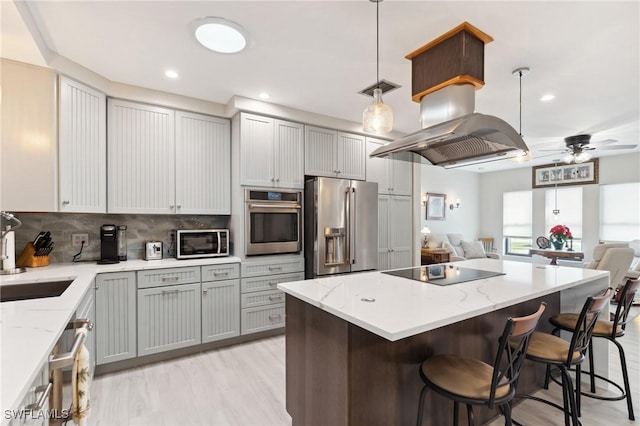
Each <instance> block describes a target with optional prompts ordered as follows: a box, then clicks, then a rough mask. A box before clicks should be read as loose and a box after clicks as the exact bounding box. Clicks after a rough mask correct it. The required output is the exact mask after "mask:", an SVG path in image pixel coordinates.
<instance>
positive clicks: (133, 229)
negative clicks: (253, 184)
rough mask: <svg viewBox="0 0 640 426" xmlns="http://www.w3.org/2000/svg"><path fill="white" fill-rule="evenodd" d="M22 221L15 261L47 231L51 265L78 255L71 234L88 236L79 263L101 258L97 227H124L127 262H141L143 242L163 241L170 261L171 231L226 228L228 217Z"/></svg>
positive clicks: (26, 217) (29, 216) (71, 216)
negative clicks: (50, 242) (49, 235)
mask: <svg viewBox="0 0 640 426" xmlns="http://www.w3.org/2000/svg"><path fill="white" fill-rule="evenodd" d="M14 214H15V216H16V217H17V218H18V219H20V220H21V221H22V226H21V227H20V228H18V229H16V231H15V232H16V257H17V256H19V255H20V253H21V252H22V250H23V248H24V247H25V245H26V244H27V243H28V242H29V241H33V240H34V239H35V237H36V235H38V232H40V231H50V232H51V237H52V239H53V241H54V242H55V246H54V249H53V251H52V252H51V254H50V255H49V261H50V262H51V263H62V262H65V263H66V262H71V261H72V259H73V256H74V255H75V254H76V253H77V252H78V249H77V248H73V247H72V246H71V234H76V233H82V234H89V244H88V245H86V246H85V247H84V249H83V250H82V256H81V257H80V260H83V261H95V260H98V259H99V258H100V226H102V225H103V224H112V225H127V258H128V259H142V258H143V257H144V242H145V241H149V240H153V241H162V244H163V247H162V248H163V257H169V255H168V253H167V250H168V247H169V244H168V243H169V231H170V230H172V229H181V228H184V229H207V228H228V227H229V216H193V215H184V216H180V215H139V214H84V213H14Z"/></svg>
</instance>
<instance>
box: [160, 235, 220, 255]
mask: <svg viewBox="0 0 640 426" xmlns="http://www.w3.org/2000/svg"><path fill="white" fill-rule="evenodd" d="M171 235H172V241H171V244H170V247H169V252H170V254H171V256H173V257H175V258H176V259H197V258H201V257H219V256H229V230H228V229H176V230H173V231H171Z"/></svg>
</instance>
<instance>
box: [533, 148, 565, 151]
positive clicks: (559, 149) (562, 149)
mask: <svg viewBox="0 0 640 426" xmlns="http://www.w3.org/2000/svg"><path fill="white" fill-rule="evenodd" d="M566 150H567V148H556V149H535V150H534V151H554V152H563V151H566Z"/></svg>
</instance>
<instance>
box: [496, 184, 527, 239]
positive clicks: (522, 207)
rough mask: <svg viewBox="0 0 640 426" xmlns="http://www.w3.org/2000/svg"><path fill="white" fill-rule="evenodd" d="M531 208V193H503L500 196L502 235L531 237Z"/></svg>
mask: <svg viewBox="0 0 640 426" xmlns="http://www.w3.org/2000/svg"><path fill="white" fill-rule="evenodd" d="M532 206H533V204H532V197H531V191H515V192H505V193H504V194H503V195H502V235H503V236H505V237H531V234H532V233H533V231H532V229H533V225H532V224H533V216H532Z"/></svg>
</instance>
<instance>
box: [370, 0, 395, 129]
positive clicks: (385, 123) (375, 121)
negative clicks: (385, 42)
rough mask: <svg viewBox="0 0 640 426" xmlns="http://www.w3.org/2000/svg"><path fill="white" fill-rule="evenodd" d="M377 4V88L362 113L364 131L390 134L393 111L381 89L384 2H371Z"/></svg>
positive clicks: (377, 0)
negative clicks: (381, 16)
mask: <svg viewBox="0 0 640 426" xmlns="http://www.w3.org/2000/svg"><path fill="white" fill-rule="evenodd" d="M369 1H371V2H373V3H375V4H376V88H375V89H373V102H372V103H371V104H369V105H368V106H367V107H366V108H365V110H364V111H363V112H362V130H363V131H365V132H367V133H377V134H383V133H389V132H390V131H391V130H392V129H393V111H392V110H391V107H390V106H389V105H385V104H384V103H383V102H382V89H380V22H379V21H380V13H379V7H380V2H381V1H382V0H369Z"/></svg>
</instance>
